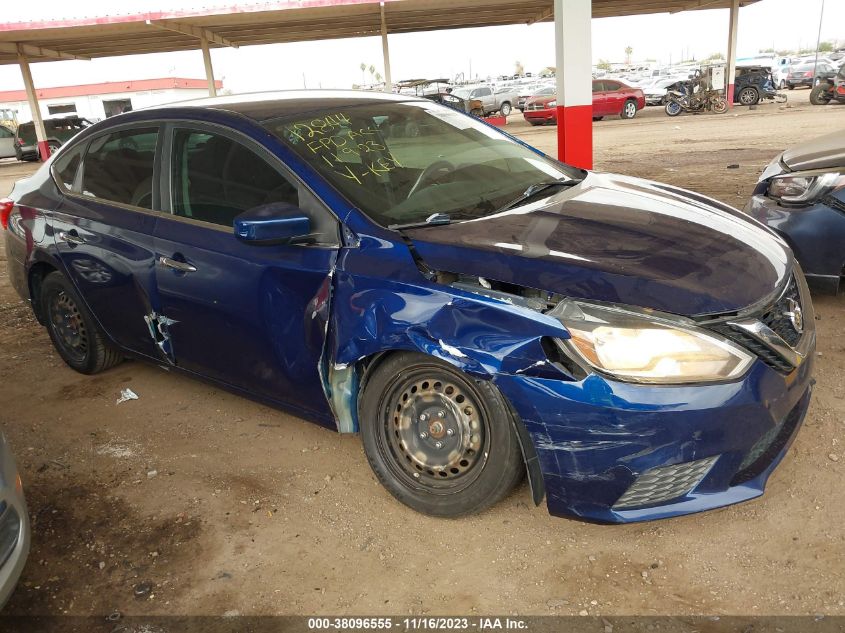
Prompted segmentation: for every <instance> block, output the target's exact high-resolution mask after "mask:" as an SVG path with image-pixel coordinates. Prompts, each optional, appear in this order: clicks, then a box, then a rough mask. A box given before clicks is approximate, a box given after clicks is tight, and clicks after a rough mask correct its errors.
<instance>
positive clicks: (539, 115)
mask: <svg viewBox="0 0 845 633" xmlns="http://www.w3.org/2000/svg"><path fill="white" fill-rule="evenodd" d="M644 107H645V95H644V94H643V91H642V90H640V89H639V88H632V87H631V86H628V85H626V84H623V83H622V82H621V81H617V80H616V79H594V80H593V120H594V121H599V120H601V119H603V118H604V117H606V116H609V115H611V114H618V115H619V116H620V117H622V118H623V119H633V118H634V117H635V116H637V110H641V109H642V108H644ZM522 116H524V117H525V120H526V121H528V122H529V123H530V124H531V125H543V124H544V123H554V124H557V98H556V97H555V94H554V89H553V88H548V89H547V91H541V92H540V93H539V94H536V95H534V96H533V97H531V98H530V99H529V100H528V101H526V102H525V110H523V112H522Z"/></svg>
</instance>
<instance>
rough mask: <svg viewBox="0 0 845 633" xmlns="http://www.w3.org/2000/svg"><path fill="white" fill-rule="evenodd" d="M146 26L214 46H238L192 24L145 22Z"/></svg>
mask: <svg viewBox="0 0 845 633" xmlns="http://www.w3.org/2000/svg"><path fill="white" fill-rule="evenodd" d="M147 24H149V25H151V26H155V27H158V28H160V29H165V30H167V31H176V32H177V33H182V34H183V35H190V36H191V37H195V38H197V39H198V40H202V39H203V38H205V39H207V40H208V41H209V42H214V43H215V44H219V45H220V46H228V47H230V48H238V45H237V44H236V43H235V42H233V41H232V40H229V39H226V38H225V37H223V36H222V35H218V34H217V33H215V32H214V31H210V30H208V29H206V28H202V27H200V26H194V25H193V24H187V23H185V22H172V21H170V20H147Z"/></svg>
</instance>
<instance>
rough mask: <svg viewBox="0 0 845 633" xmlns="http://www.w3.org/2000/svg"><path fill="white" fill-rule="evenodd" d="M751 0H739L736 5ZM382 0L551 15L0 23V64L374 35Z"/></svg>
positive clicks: (528, 3) (607, 6)
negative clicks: (202, 42)
mask: <svg viewBox="0 0 845 633" xmlns="http://www.w3.org/2000/svg"><path fill="white" fill-rule="evenodd" d="M756 1H758V0H741V2H740V6H745V5H748V4H752V3H753V2H756ZM382 4H383V5H384V14H385V22H386V27H387V32H388V33H411V32H416V31H430V30H438V29H456V28H466V27H479V26H497V25H505V24H533V23H535V22H545V21H551V20H553V18H554V3H553V1H552V0H484V2H480V1H478V0H384V1H383V2H381V1H380V0H301V1H298V2H285V1H276V2H265V3H260V4H251V5H242V6H240V5H229V6H220V7H216V8H214V7H211V8H201V9H196V10H170V11H150V12H145V13H134V14H120V13H115V14H113V15H106V16H94V17H78V18H74V17H70V18H66V19H58V18H57V19H52V20H43V21H31V22H7V23H2V22H0V64H17V63H18V62H19V58H18V53H19V52H22V53H23V54H24V55H26V57H27V59H28V60H29V61H31V62H37V61H54V60H57V59H93V58H96V57H111V56H115V55H136V54H141V53H159V52H169V51H181V50H196V49H197V48H199V46H198V43H199V41H200V39H201V38H202V39H207V40H208V45H209V47H212V48H214V47H222V46H234V47H237V46H246V45H252V44H272V43H280V42H299V41H309V40H321V39H335V38H344V37H365V36H377V35H380V34H381V33H382V17H381V5H382ZM731 4H732V2H731V0H593V1H592V16H593V17H594V18H602V17H612V16H622V15H639V14H646V13H663V12H679V11H689V10H696V9H720V8H729V7H730V6H731ZM69 6H72V5H69ZM69 11H73V9H72V8H70V9H69ZM19 45H20V46H19Z"/></svg>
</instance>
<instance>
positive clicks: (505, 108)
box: [499, 101, 511, 116]
mask: <svg viewBox="0 0 845 633" xmlns="http://www.w3.org/2000/svg"><path fill="white" fill-rule="evenodd" d="M510 113H511V104H510V103H508V102H507V101H505V102H504V103H503V104H502V105H501V106H499V114H501V115H502V116H508V115H509V114H510Z"/></svg>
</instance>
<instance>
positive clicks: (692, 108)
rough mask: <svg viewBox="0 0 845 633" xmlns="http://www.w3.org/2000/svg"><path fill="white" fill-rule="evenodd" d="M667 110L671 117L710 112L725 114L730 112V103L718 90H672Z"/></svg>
mask: <svg viewBox="0 0 845 633" xmlns="http://www.w3.org/2000/svg"><path fill="white" fill-rule="evenodd" d="M665 110H666V114H668V115H669V116H678V115H679V114H680V113H681V112H693V113H698V112H705V111H709V110H712V111H713V112H715V113H716V114H724V113H725V112H727V111H728V101H727V99H725V97H723V96H722V94H721V92H719V91H718V90H702V91H701V92H692V91H691V90H689V89H682V90H670V91H669V93H668V95H667V96H666V106H665Z"/></svg>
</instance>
